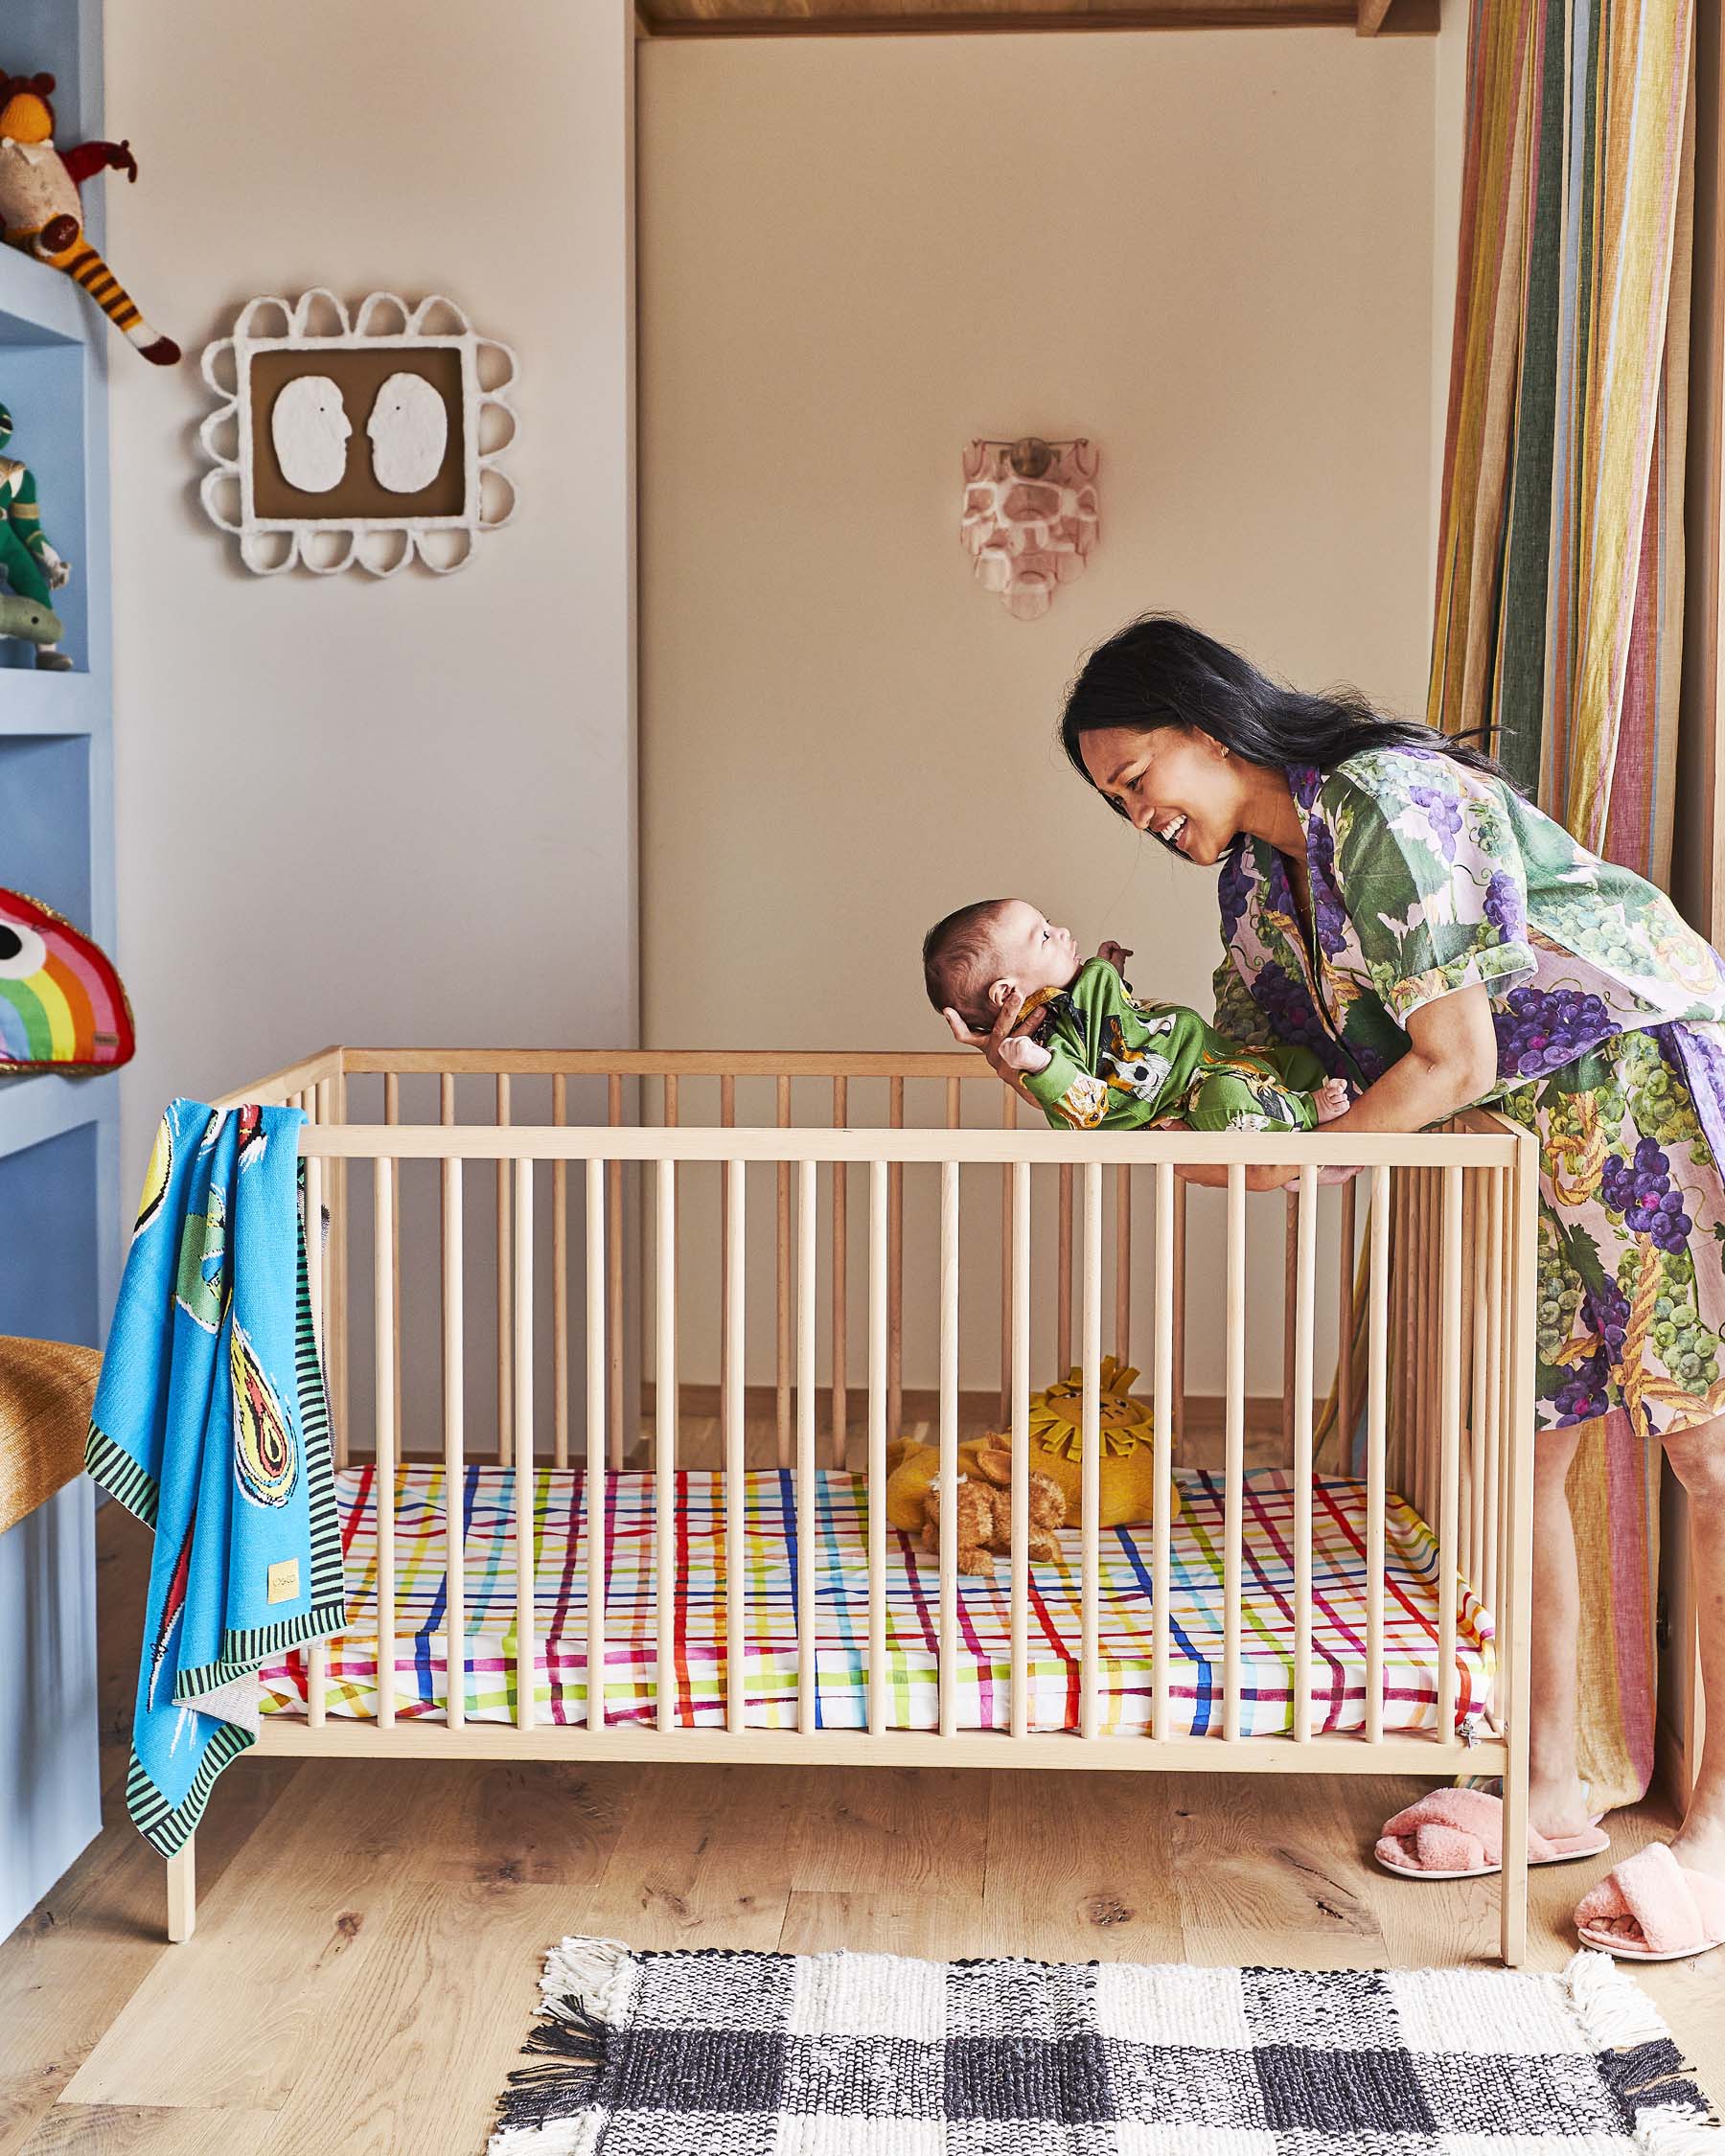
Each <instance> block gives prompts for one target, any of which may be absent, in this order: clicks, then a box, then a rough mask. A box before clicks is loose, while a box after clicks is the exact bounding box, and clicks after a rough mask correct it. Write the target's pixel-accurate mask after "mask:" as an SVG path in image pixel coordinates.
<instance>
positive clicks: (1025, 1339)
mask: <svg viewBox="0 0 1725 2156" xmlns="http://www.w3.org/2000/svg"><path fill="white" fill-rule="evenodd" d="M1008 1172H1009V1174H1010V1177H1011V1185H1012V1205H1011V1213H1010V1219H1009V1221H1008V1228H1009V1232H1010V1234H1011V1237H1012V1267H1011V1295H1012V1302H1011V1309H1012V1377H1011V1391H1012V1398H1011V1402H1010V1413H1011V1418H1012V1419H1011V1423H1010V1425H1009V1427H1010V1429H1011V1431H1012V1560H1011V1562H1012V1613H1011V1614H1012V1706H1011V1713H1012V1733H1013V1735H1014V1736H1015V1737H1022V1736H1028V1735H1029V1733H1030V1682H1029V1635H1030V1165H1029V1162H1028V1161H1025V1160H1019V1161H1015V1162H1014V1163H1013V1166H1012V1167H1011V1169H1010V1170H1009V1171H1008Z"/></svg>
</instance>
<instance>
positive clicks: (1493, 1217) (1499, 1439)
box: [1480, 1168, 1505, 1610]
mask: <svg viewBox="0 0 1725 2156" xmlns="http://www.w3.org/2000/svg"><path fill="white" fill-rule="evenodd" d="M1485 1188H1486V1204H1487V1222H1488V1225H1487V1228H1486V1241H1485V1336H1486V1342H1487V1345H1486V1358H1485V1417H1484V1420H1485V1459H1484V1468H1483V1470H1482V1472H1481V1477H1480V1479H1481V1481H1482V1482H1483V1483H1484V1488H1485V1524H1484V1536H1483V1550H1482V1559H1483V1561H1482V1565H1481V1571H1482V1575H1483V1578H1482V1594H1483V1595H1484V1603H1485V1607H1486V1608H1487V1609H1488V1610H1495V1609H1496V1608H1497V1606H1498V1521H1499V1517H1500V1510H1501V1506H1500V1499H1501V1494H1502V1486H1503V1485H1502V1475H1503V1456H1504V1455H1503V1446H1504V1398H1505V1394H1504V1172H1503V1170H1502V1169H1501V1168H1487V1169H1486V1171H1485Z"/></svg>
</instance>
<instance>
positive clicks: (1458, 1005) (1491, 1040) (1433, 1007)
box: [1323, 981, 1498, 1132]
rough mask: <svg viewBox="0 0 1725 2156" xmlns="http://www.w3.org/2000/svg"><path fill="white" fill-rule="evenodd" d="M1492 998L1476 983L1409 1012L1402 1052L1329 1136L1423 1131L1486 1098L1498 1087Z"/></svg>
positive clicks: (1329, 1126) (1327, 1126) (1329, 1125)
mask: <svg viewBox="0 0 1725 2156" xmlns="http://www.w3.org/2000/svg"><path fill="white" fill-rule="evenodd" d="M1497 1074H1498V1051H1497V1032H1496V1030H1495V1028H1494V1027H1493V1025H1492V1022H1491V999H1490V998H1489V997H1488V996H1487V995H1486V993H1485V990H1484V987H1483V986H1482V985H1481V983H1479V982H1478V981H1474V982H1471V983H1470V984H1469V985H1468V986H1467V987H1466V988H1458V989H1457V990H1456V991H1455V992H1454V993H1453V994H1452V995H1449V996H1439V997H1438V998H1436V999H1435V1000H1434V1001H1432V1002H1430V1003H1422V1004H1421V1005H1420V1007H1419V1009H1418V1010H1416V1011H1411V1012H1410V1013H1409V1014H1408V1052H1407V1054H1406V1055H1405V1056H1403V1057H1402V1059H1401V1061H1400V1062H1399V1063H1394V1064H1391V1067H1390V1068H1389V1069H1388V1070H1386V1071H1385V1073H1384V1075H1383V1076H1382V1077H1381V1078H1380V1079H1379V1080H1378V1082H1377V1084H1376V1085H1375V1086H1368V1088H1367V1089H1366V1090H1365V1091H1364V1092H1363V1093H1362V1094H1361V1095H1360V1097H1359V1099H1358V1100H1357V1101H1355V1102H1354V1104H1353V1106H1352V1107H1351V1108H1350V1109H1349V1110H1348V1111H1347V1113H1346V1114H1345V1115H1339V1116H1337V1118H1336V1120H1335V1121H1334V1122H1333V1123H1326V1124H1325V1125H1324V1126H1323V1127H1324V1130H1325V1131H1326V1132H1333V1131H1423V1130H1425V1129H1427V1128H1428V1127H1429V1126H1430V1125H1431V1124H1433V1123H1441V1122H1443V1121H1444V1120H1445V1119H1446V1117H1448V1116H1451V1115H1456V1114H1459V1113H1460V1112H1461V1110H1462V1109H1464V1108H1471V1107H1472V1106H1473V1104H1474V1102H1475V1101H1477V1100H1479V1099H1481V1098H1482V1097H1483V1096H1484V1094H1486V1093H1488V1092H1489V1091H1490V1090H1491V1089H1492V1087H1493V1086H1495V1085H1496V1083H1497Z"/></svg>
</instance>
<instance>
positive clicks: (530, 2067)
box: [486, 1938, 635, 2156]
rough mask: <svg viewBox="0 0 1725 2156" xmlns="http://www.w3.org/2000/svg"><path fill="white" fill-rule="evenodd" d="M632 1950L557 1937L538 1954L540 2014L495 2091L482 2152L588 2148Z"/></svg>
mask: <svg viewBox="0 0 1725 2156" xmlns="http://www.w3.org/2000/svg"><path fill="white" fill-rule="evenodd" d="M634 1982H635V1958H634V1956H633V1955H632V1953H631V1952H630V1950H629V1949H628V1947H626V1946H624V1945H622V1944H621V1943H620V1942H619V1941H618V1940H616V1939H609V1938H565V1939H563V1940H561V1941H560V1942H559V1943H558V1944H557V1945H556V1946H554V1947H552V1948H551V1950H550V1952H549V1953H548V1954H547V1955H546V1956H545V1969H544V1974H543V1975H542V1976H541V1977H540V1997H541V2002H542V2003H541V2005H540V2019H539V2020H538V2021H537V2022H536V2023H535V2024H534V2026H533V2028H532V2030H530V2031H529V2032H528V2035H527V2040H526V2042H525V2043H524V2044H523V2045H522V2046H521V2052H522V2055H523V2057H524V2058H525V2059H526V2060H527V2061H528V2063H527V2064H525V2065H521V2066H517V2068H516V2069H515V2070H514V2072H513V2073H512V2074H511V2075H510V2076H509V2085H508V2087H507V2088H506V2089H505V2090H504V2092H503V2095H502V2096H501V2097H500V2098H499V2099H497V2116H496V2122H495V2126H494V2128H493V2132H492V2136H491V2139H490V2141H489V2142H488V2143H487V2144H486V2148H487V2156H591V2151H594V2150H596V2149H597V2148H598V2146H599V2135H600V2134H601V2132H602V2131H603V2129H604V2125H605V2115H604V2113H603V2112H597V2111H593V2110H591V2109H590V2108H589V2102H590V2099H591V2098H592V2095H593V2092H594V2088H595V2086H596V2084H597V2083H598V2081H599V2079H600V2076H602V2075H603V2073H604V2071H605V2066H606V2061H607V2058H608V2056H609V2050H610V2045H611V2041H612V2039H613V2037H614V2036H615V2035H616V2033H617V2032H618V2030H621V2029H624V2028H626V2027H627V2026H628V2024H629V2019H630V2006H631V2002H632V1997H633V1990H634Z"/></svg>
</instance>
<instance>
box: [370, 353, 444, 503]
mask: <svg viewBox="0 0 1725 2156" xmlns="http://www.w3.org/2000/svg"><path fill="white" fill-rule="evenodd" d="M365 431H366V433H367V434H369V435H370V436H371V446H372V470H373V471H374V472H375V473H376V474H377V479H378V484H379V486H380V487H386V488H387V489H388V490H389V492H390V493H392V494H417V493H420V492H421V491H422V490H423V489H424V488H426V487H428V486H429V485H430V484H431V482H432V480H434V479H435V478H436V477H437V474H438V472H439V471H440V470H442V469H443V460H444V451H445V450H446V449H447V448H448V447H449V413H448V412H447V411H446V410H445V409H444V401H443V399H442V398H441V397H440V396H439V395H438V394H437V392H436V390H435V389H433V388H432V386H431V384H430V383H429V382H428V381H427V380H426V378H425V376H424V375H410V374H406V373H402V374H394V375H391V376H390V378H389V379H388V380H387V381H386V382H385V383H384V384H383V386H382V388H381V389H380V390H379V392H378V396H377V401H376V402H375V403H374V404H373V405H372V409H371V418H370V419H369V420H367V421H366V423H365Z"/></svg>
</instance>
